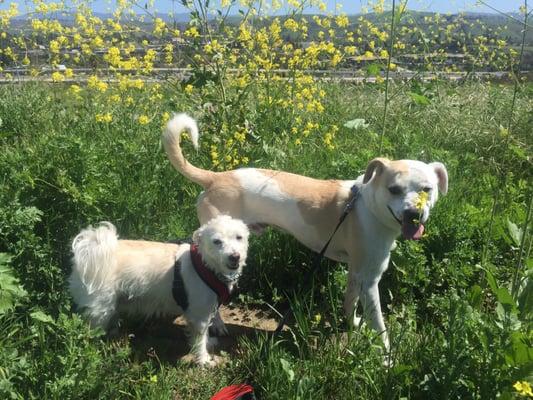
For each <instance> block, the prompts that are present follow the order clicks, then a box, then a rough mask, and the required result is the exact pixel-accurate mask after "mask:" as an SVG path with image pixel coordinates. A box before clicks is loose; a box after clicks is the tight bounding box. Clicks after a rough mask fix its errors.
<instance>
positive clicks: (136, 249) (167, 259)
mask: <svg viewBox="0 0 533 400" xmlns="http://www.w3.org/2000/svg"><path fill="white" fill-rule="evenodd" d="M178 249H179V246H178V245H177V244H173V243H160V242H149V241H141V240H119V241H118V247H117V253H116V257H117V267H118V268H131V267H132V266H135V265H136V266H138V265H139V260H143V264H144V265H145V266H146V267H149V268H150V270H152V271H157V270H161V271H162V272H165V270H166V269H167V266H168V265H173V264H174V260H175V259H176V254H177V252H178Z"/></svg>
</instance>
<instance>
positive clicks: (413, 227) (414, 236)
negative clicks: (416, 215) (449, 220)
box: [402, 222, 424, 240]
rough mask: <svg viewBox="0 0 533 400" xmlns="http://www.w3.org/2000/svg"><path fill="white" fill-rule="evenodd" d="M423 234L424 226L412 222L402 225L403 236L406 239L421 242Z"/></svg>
mask: <svg viewBox="0 0 533 400" xmlns="http://www.w3.org/2000/svg"><path fill="white" fill-rule="evenodd" d="M423 234H424V225H423V224H414V223H412V222H404V223H403V224H402V235H403V237H404V238H405V239H409V240H419V239H420V238H421V237H422V235H423Z"/></svg>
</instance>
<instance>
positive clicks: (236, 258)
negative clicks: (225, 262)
mask: <svg viewBox="0 0 533 400" xmlns="http://www.w3.org/2000/svg"><path fill="white" fill-rule="evenodd" d="M228 259H229V261H230V262H231V263H232V264H237V263H238V262H239V260H240V259H241V255H240V254H239V253H237V252H235V253H232V254H230V255H229V256H228Z"/></svg>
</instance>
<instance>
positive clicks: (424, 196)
mask: <svg viewBox="0 0 533 400" xmlns="http://www.w3.org/2000/svg"><path fill="white" fill-rule="evenodd" d="M428 198H429V195H428V193H427V192H418V198H417V199H416V202H415V207H416V209H417V210H418V211H422V210H423V209H424V207H425V206H426V203H427V202H428Z"/></svg>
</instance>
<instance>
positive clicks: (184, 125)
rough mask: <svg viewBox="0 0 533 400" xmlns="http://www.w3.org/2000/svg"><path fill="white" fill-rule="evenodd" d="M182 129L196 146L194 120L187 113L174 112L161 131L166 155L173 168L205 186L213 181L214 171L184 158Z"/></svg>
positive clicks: (196, 129)
mask: <svg viewBox="0 0 533 400" xmlns="http://www.w3.org/2000/svg"><path fill="white" fill-rule="evenodd" d="M183 131H187V132H188V133H189V136H190V138H191V141H192V144H193V145H194V148H196V149H197V148H198V136H199V134H198V125H197V124H196V121H195V120H194V119H193V118H191V117H190V116H188V115H187V114H184V113H182V114H176V115H174V117H172V119H171V120H170V121H168V123H167V126H166V128H165V131H164V133H163V138H162V140H163V146H164V147H165V151H166V152H167V156H168V158H169V160H170V162H171V163H172V165H173V166H174V168H176V169H177V170H178V171H179V172H180V173H182V174H183V175H185V176H186V177H187V178H189V179H190V180H191V181H193V182H196V183H198V184H199V185H201V186H203V187H204V188H207V187H208V186H210V185H211V183H212V182H213V180H214V175H215V172H212V171H208V170H205V169H201V168H197V167H195V166H194V165H192V164H191V163H189V162H188V161H187V160H186V159H185V157H184V156H183V153H182V151H181V147H180V137H181V133H182V132H183Z"/></svg>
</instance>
